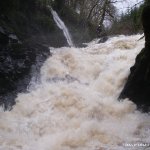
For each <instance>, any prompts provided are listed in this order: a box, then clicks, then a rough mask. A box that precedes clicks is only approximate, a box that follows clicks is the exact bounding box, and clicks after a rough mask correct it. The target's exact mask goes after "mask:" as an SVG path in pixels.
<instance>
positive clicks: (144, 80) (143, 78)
mask: <svg viewBox="0 0 150 150" xmlns="http://www.w3.org/2000/svg"><path fill="white" fill-rule="evenodd" d="M149 16H150V6H145V7H144V9H143V13H142V24H143V28H144V35H145V48H143V49H142V51H141V52H140V53H139V54H138V56H137V57H136V61H135V64H134V66H133V67H131V69H130V75H129V77H128V80H127V82H126V84H125V86H124V89H123V90H122V92H121V94H120V96H119V98H120V99H124V98H129V99H130V100H132V101H133V102H134V103H136V104H137V107H138V108H139V109H141V110H142V111H144V112H148V111H150V28H149V27H150V20H149V19H148V18H149Z"/></svg>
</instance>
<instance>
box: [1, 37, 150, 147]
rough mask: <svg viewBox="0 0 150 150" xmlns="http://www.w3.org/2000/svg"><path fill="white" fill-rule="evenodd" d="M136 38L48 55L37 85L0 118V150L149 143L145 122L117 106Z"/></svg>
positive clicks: (126, 106) (126, 105)
mask: <svg viewBox="0 0 150 150" xmlns="http://www.w3.org/2000/svg"><path fill="white" fill-rule="evenodd" d="M139 37H140V35H136V36H128V37H125V36H120V37H114V38H111V39H109V40H108V41H107V42H106V43H102V44H94V43H93V44H92V43H91V44H89V46H88V47H86V48H66V47H64V48H59V49H55V50H53V56H52V57H50V58H48V59H47V60H46V62H45V63H44V65H43V67H42V68H41V83H40V84H39V85H37V87H35V89H34V90H33V89H32V90H31V91H30V92H29V93H21V94H18V97H17V99H16V101H17V104H16V105H15V106H14V108H13V110H12V111H11V112H2V111H1V112H0V113H1V117H0V150H126V149H132V150H140V149H143V147H137V146H135V147H127V145H126V144H128V143H129V144H137V143H140V144H142V143H148V142H149V141H150V129H149V127H150V116H149V115H148V114H142V113H140V112H139V111H137V110H136V106H135V105H134V104H133V103H132V102H131V101H128V100H127V99H126V100H124V101H118V100H117V97H118V94H119V93H120V91H121V89H122V88H123V85H124V83H125V80H126V78H127V76H128V74H129V68H130V66H132V65H133V64H134V60H135V57H136V55H137V54H138V53H139V51H140V50H141V49H142V47H143V46H144V41H138V42H137V40H138V39H139Z"/></svg>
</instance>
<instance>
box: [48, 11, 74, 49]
mask: <svg viewBox="0 0 150 150" xmlns="http://www.w3.org/2000/svg"><path fill="white" fill-rule="evenodd" d="M50 10H51V13H52V15H53V18H54V21H55V23H56V24H57V26H58V27H59V28H60V29H61V30H62V31H63V33H64V36H65V38H66V40H67V42H68V44H69V46H71V47H73V46H74V45H73V42H72V39H71V35H70V33H69V31H68V29H67V27H66V26H65V24H64V22H63V21H62V20H61V19H60V17H59V16H58V14H57V12H56V11H54V10H53V9H52V8H50Z"/></svg>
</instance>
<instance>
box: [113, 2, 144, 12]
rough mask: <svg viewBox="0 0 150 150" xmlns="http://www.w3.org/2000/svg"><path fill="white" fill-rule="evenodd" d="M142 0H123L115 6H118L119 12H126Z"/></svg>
mask: <svg viewBox="0 0 150 150" xmlns="http://www.w3.org/2000/svg"><path fill="white" fill-rule="evenodd" d="M119 1H121V0H119ZM141 1H142V0H122V1H121V2H117V3H116V4H115V6H116V7H117V9H118V11H119V14H121V13H122V12H123V13H124V12H126V11H127V9H128V8H131V7H132V6H134V5H135V4H137V3H139V2H141Z"/></svg>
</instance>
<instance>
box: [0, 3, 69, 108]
mask: <svg viewBox="0 0 150 150" xmlns="http://www.w3.org/2000/svg"><path fill="white" fill-rule="evenodd" d="M6 2H8V1H6ZM0 4H1V2H0ZM1 7H2V5H0V105H3V106H4V109H7V110H8V109H11V106H12V105H13V104H15V101H14V99H15V97H16V95H17V93H18V92H23V91H25V90H26V89H27V86H28V84H29V82H30V79H31V76H32V73H31V70H32V69H34V73H35V74H36V73H38V72H39V68H40V66H41V65H42V63H43V62H44V60H45V59H46V58H47V57H48V56H49V55H50V50H49V48H48V47H49V46H51V47H59V46H67V42H66V39H65V37H64V36H63V34H62V31H61V30H59V29H58V28H57V26H55V22H54V21H53V19H52V16H51V13H50V11H49V10H46V9H42V10H39V9H37V12H32V10H29V11H28V12H27V13H26V12H24V11H22V10H21V9H20V10H18V9H16V8H14V10H8V11H7V12H6V11H5V8H4V10H3V11H2V9H1Z"/></svg>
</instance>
